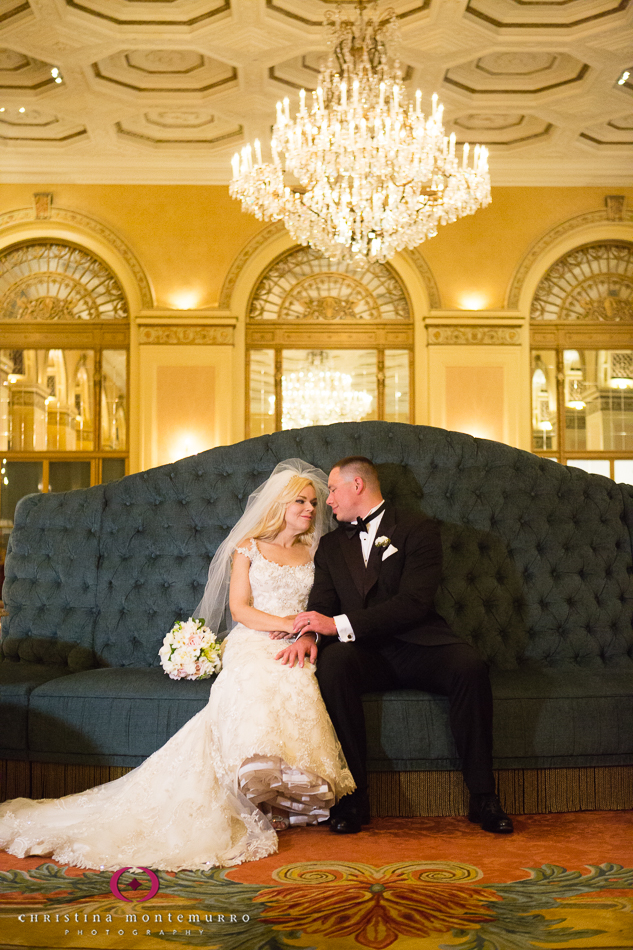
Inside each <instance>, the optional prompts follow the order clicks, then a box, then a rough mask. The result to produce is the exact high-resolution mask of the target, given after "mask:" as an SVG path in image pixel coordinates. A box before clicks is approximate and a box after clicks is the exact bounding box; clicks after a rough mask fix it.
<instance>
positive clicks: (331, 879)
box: [0, 812, 633, 950]
mask: <svg viewBox="0 0 633 950" xmlns="http://www.w3.org/2000/svg"><path fill="white" fill-rule="evenodd" d="M515 827H516V832H515V834H514V835H513V836H509V837H496V836H492V835H486V834H484V833H483V832H481V831H480V830H479V828H478V827H477V826H473V825H470V824H469V823H468V822H467V821H466V819H464V818H442V819H436V818H422V819H404V818H399V819H379V820H375V821H374V822H373V823H372V825H371V826H370V827H369V829H368V830H367V831H364V832H363V833H362V834H360V835H354V836H350V837H346V838H341V837H337V836H335V835H332V834H330V832H329V831H328V829H327V828H314V829H296V830H292V831H289V832H285V833H283V834H282V835H281V836H280V848H279V853H278V854H276V855H273V856H272V857H269V858H265V859H264V860H262V861H259V862H255V863H252V864H245V865H242V866H241V867H239V868H234V869H232V870H230V871H219V870H215V871H210V872H206V873H190V872H181V873H179V874H166V873H162V872H161V873H159V874H157V875H154V874H148V873H147V872H146V871H144V870H142V869H135V870H133V871H127V872H125V873H123V874H120V875H119V876H118V878H117V877H116V876H115V879H114V880H113V875H112V874H110V873H96V872H86V871H79V870H76V869H66V868H62V867H59V866H58V865H55V864H52V863H51V862H47V861H46V859H43V858H31V859H27V860H18V859H16V858H12V857H11V856H9V855H6V854H1V855H0V947H1V948H11V950H14V948H18V947H20V948H24V947H28V948H31V950H38V948H47V950H48V948H53V947H73V948H90V950H101V948H125V950H137V948H138V950H159V948H162V950H169V948H173V950H180V948H185V947H201V948H218V950H289V948H290V947H301V948H310V947H314V948H322V947H323V948H327V950H363V948H371V950H383V948H386V947H391V948H393V950H443V948H446V950H448V948H458V950H542V948H545V947H547V948H550V950H616V948H617V950H631V948H633V913H632V910H633V814H631V813H630V812H587V813H581V814H568V815H536V816H523V817H520V818H518V819H516V822H515ZM157 886H158V890H156V888H157ZM152 892H153V893H152ZM134 918H136V919H135V920H134Z"/></svg>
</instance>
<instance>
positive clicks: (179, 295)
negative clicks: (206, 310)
mask: <svg viewBox="0 0 633 950" xmlns="http://www.w3.org/2000/svg"><path fill="white" fill-rule="evenodd" d="M169 300H170V303H171V305H172V306H173V307H174V308H175V309H176V310H194V309H195V308H196V306H197V305H198V301H199V300H200V294H199V292H198V291H197V290H178V291H176V293H173V294H172V295H171V297H170V298H169Z"/></svg>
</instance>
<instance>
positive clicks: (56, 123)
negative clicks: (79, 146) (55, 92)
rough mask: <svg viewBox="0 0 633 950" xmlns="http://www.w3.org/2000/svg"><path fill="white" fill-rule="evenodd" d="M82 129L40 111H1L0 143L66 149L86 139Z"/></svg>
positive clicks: (82, 127) (75, 124)
mask: <svg viewBox="0 0 633 950" xmlns="http://www.w3.org/2000/svg"><path fill="white" fill-rule="evenodd" d="M87 134H88V133H87V130H86V128H85V126H82V125H78V124H77V123H73V122H68V121H67V120H65V119H62V118H60V117H59V116H57V115H55V113H53V112H47V111H45V110H43V109H31V108H26V107H24V106H22V107H19V108H6V107H5V108H3V109H0V141H1V142H3V143H5V144H12V145H25V146H29V145H31V146H33V145H42V144H46V145H66V144H67V143H70V142H73V143H74V142H76V141H77V140H78V139H82V138H85V137H86V136H87Z"/></svg>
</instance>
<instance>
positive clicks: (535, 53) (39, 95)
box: [0, 0, 633, 186]
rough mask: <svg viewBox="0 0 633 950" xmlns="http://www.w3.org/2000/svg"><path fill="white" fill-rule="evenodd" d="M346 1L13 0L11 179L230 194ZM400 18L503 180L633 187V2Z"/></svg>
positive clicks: (493, 6) (428, 80) (414, 78)
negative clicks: (240, 160)
mask: <svg viewBox="0 0 633 950" xmlns="http://www.w3.org/2000/svg"><path fill="white" fill-rule="evenodd" d="M343 2H345V0H343ZM350 5H353V4H350ZM331 6H332V4H331V3H330V2H329V0H0V109H1V110H2V111H0V181H5V182H8V181H26V182H31V181H32V182H37V181H41V182H43V181H46V182H53V181H59V182H61V181H74V182H135V183H154V182H156V183H216V184H222V183H226V182H228V180H229V177H230V157H231V155H232V154H233V152H235V151H236V150H237V149H238V148H239V147H240V146H241V145H242V144H243V143H244V142H246V141H252V140H253V139H254V138H256V137H259V138H260V139H262V140H263V141H267V140H268V138H269V137H270V127H271V124H272V122H273V119H274V114H275V103H276V101H277V100H278V99H279V98H282V97H283V96H286V95H287V96H289V98H290V101H291V103H296V102H297V101H298V89H299V88H301V87H305V88H306V89H313V88H315V85H316V79H317V75H318V69H319V64H320V62H321V61H322V59H323V57H324V56H325V55H326V47H325V43H324V40H323V31H322V26H321V24H322V21H323V16H324V13H325V11H326V10H327V8H328V7H331ZM388 6H393V7H394V8H395V10H396V12H397V15H398V19H399V26H400V45H399V51H398V52H399V56H400V59H401V62H402V64H403V67H404V74H405V79H406V83H407V86H408V88H409V90H410V91H411V92H413V91H415V89H417V88H421V89H422V91H423V97H424V98H423V102H425V101H426V104H427V108H428V107H429V105H430V96H431V94H432V93H433V92H437V93H438V95H439V97H440V100H441V101H442V102H443V103H444V106H445V125H446V130H447V133H448V132H451V131H454V132H455V133H456V135H457V139H458V141H460V142H464V141H471V142H482V143H485V144H487V145H488V147H489V148H490V153H491V157H490V166H491V175H492V181H493V185H495V184H497V185H521V184H526V185H539V184H540V185H561V184H566V185H584V184H596V185H614V186H617V185H630V184H632V183H633V0H379V7H380V8H381V9H384V8H386V7H388ZM54 67H56V68H57V69H58V70H59V74H60V76H61V78H62V82H56V77H55V76H53V75H52V73H51V70H52V69H53V68H54ZM626 70H630V72H631V75H630V77H629V78H628V79H627V80H625V81H624V82H622V83H620V84H618V80H619V79H620V78H621V77H622V75H623V73H624V72H625V71H626ZM57 78H59V77H57Z"/></svg>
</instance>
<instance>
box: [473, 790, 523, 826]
mask: <svg viewBox="0 0 633 950" xmlns="http://www.w3.org/2000/svg"><path fill="white" fill-rule="evenodd" d="M468 820H469V821H472V822H473V823H474V824H478V825H481V827H482V829H483V830H484V831H491V832H493V834H497V835H509V834H511V833H512V832H513V831H514V825H513V824H512V819H511V818H509V817H508V815H506V813H505V812H504V810H503V808H502V807H501V802H500V801H499V796H498V795H494V794H491V795H471V796H470V808H469V809H468Z"/></svg>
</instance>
